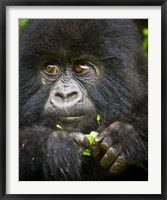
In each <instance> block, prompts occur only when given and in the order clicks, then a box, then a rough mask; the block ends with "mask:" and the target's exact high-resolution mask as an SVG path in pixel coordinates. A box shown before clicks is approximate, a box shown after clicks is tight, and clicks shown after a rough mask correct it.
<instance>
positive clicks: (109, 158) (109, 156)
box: [100, 147, 118, 169]
mask: <svg viewBox="0 0 167 200" xmlns="http://www.w3.org/2000/svg"><path fill="white" fill-rule="evenodd" d="M117 157H118V154H117V152H116V150H115V149H114V148H112V147H110V148H109V149H108V151H107V152H106V153H105V155H104V156H103V158H102V159H101V161H100V165H101V166H102V167H103V168H105V169H107V168H109V167H110V166H111V165H112V164H113V163H114V161H115V160H116V159H117Z"/></svg>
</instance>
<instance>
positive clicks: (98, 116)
mask: <svg viewBox="0 0 167 200" xmlns="http://www.w3.org/2000/svg"><path fill="white" fill-rule="evenodd" d="M100 119H101V116H100V114H97V115H96V120H97V124H98V126H100Z"/></svg>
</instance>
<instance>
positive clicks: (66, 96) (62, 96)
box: [54, 91, 79, 103]
mask: <svg viewBox="0 0 167 200" xmlns="http://www.w3.org/2000/svg"><path fill="white" fill-rule="evenodd" d="M54 98H55V101H59V102H61V101H62V102H67V103H70V102H72V101H77V100H78V99H79V94H78V92H77V91H70V92H65V91H58V92H56V93H55V95H54Z"/></svg>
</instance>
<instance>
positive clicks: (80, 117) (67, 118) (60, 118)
mask: <svg viewBox="0 0 167 200" xmlns="http://www.w3.org/2000/svg"><path fill="white" fill-rule="evenodd" d="M83 117H84V115H82V116H74V117H59V120H61V121H75V122H76V121H80V120H81V119H82V118H83Z"/></svg>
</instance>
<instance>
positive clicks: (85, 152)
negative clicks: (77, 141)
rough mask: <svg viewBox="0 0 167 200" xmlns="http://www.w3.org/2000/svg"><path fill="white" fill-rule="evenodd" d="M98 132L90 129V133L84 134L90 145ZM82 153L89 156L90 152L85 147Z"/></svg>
mask: <svg viewBox="0 0 167 200" xmlns="http://www.w3.org/2000/svg"><path fill="white" fill-rule="evenodd" d="M98 134H99V133H98V132H96V131H91V132H90V134H86V135H85V136H86V137H87V139H88V140H89V143H90V146H91V145H92V143H93V141H94V140H95V138H96V137H97V136H98ZM82 155H84V156H91V152H90V149H85V150H84V151H83V152H82Z"/></svg>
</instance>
